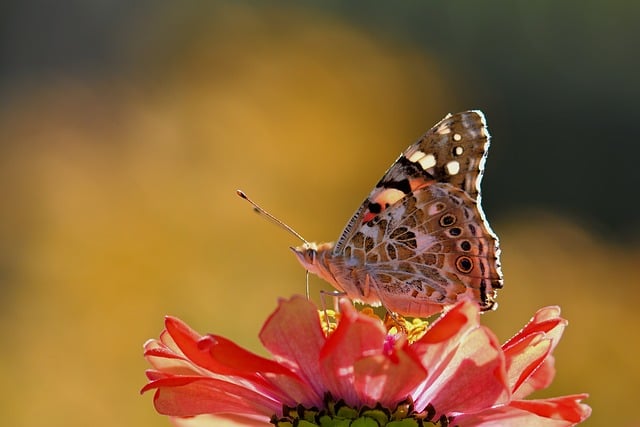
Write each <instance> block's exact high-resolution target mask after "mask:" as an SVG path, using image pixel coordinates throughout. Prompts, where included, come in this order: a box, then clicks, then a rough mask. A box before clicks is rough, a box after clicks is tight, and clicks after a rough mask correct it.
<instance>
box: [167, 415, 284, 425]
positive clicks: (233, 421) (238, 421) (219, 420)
mask: <svg viewBox="0 0 640 427" xmlns="http://www.w3.org/2000/svg"><path fill="white" fill-rule="evenodd" d="M169 419H170V420H171V425H173V426H175V427H268V426H272V427H273V424H271V423H270V422H267V421H259V420H253V419H251V418H247V417H239V416H233V415H228V416H225V415H208V414H207V415H198V416H195V417H188V418H177V417H169Z"/></svg>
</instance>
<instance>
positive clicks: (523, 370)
mask: <svg viewBox="0 0 640 427" xmlns="http://www.w3.org/2000/svg"><path fill="white" fill-rule="evenodd" d="M551 345H552V342H551V340H550V339H547V338H545V334H544V333H543V332H536V333H533V334H531V335H528V336H525V337H524V338H522V339H520V340H519V341H517V342H513V343H512V344H511V345H510V346H509V347H507V349H506V350H505V351H504V355H505V360H506V364H507V377H508V379H509V389H510V390H512V391H516V390H518V389H519V388H520V386H521V385H522V384H523V383H524V382H525V381H526V380H527V379H528V378H529V377H530V376H531V375H532V374H533V373H534V372H535V371H536V370H537V369H538V368H539V367H540V365H541V364H542V363H543V362H544V360H545V358H546V357H547V356H548V355H549V352H550V351H551Z"/></svg>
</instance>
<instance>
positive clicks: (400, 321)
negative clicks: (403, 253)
mask: <svg viewBox="0 0 640 427" xmlns="http://www.w3.org/2000/svg"><path fill="white" fill-rule="evenodd" d="M364 282H365V283H364V289H366V290H367V293H369V291H370V290H371V289H374V290H375V292H376V296H377V297H378V300H379V301H380V305H382V307H383V308H384V309H385V311H386V313H385V316H384V324H385V326H386V327H387V329H391V328H392V327H394V326H395V327H396V329H397V330H398V332H400V333H402V334H405V335H406V334H407V328H406V327H405V325H404V323H405V320H404V317H402V316H401V315H399V314H398V313H396V312H395V311H393V310H391V309H389V307H387V305H386V304H385V302H384V299H382V297H381V296H380V293H379V292H378V287H377V286H376V281H375V280H373V279H372V278H371V276H370V275H369V274H367V275H365V279H364Z"/></svg>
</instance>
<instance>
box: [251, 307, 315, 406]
mask: <svg viewBox="0 0 640 427" xmlns="http://www.w3.org/2000/svg"><path fill="white" fill-rule="evenodd" d="M260 340H261V341H262V344H263V345H264V347H265V348H266V349H267V350H269V351H270V352H271V354H273V355H274V356H275V358H276V360H277V361H278V362H279V363H282V364H285V365H286V366H288V367H289V368H290V369H292V370H294V372H296V373H297V374H298V375H299V376H300V377H301V378H302V379H303V381H304V382H305V383H307V384H309V386H310V387H311V389H312V390H313V391H314V392H315V396H314V399H315V402H314V403H315V404H316V405H321V404H322V398H323V396H324V391H325V390H324V387H323V385H322V383H321V382H320V378H321V376H320V367H319V364H318V359H319V355H320V350H321V349H322V346H323V345H324V343H325V340H326V339H325V336H324V332H323V331H322V327H321V326H320V318H319V316H318V311H317V309H316V307H315V306H314V305H313V303H311V302H310V301H308V300H307V299H306V298H304V297H302V296H294V297H292V298H291V299H290V300H281V301H280V302H279V305H278V308H277V309H276V311H275V312H274V313H273V314H272V315H271V316H269V318H268V319H267V321H266V323H265V324H264V326H263V327H262V330H261V331H260ZM301 403H304V404H307V403H309V402H301Z"/></svg>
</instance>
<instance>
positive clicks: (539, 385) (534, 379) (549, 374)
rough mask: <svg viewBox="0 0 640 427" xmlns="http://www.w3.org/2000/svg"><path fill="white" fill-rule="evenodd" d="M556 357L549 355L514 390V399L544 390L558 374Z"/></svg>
mask: <svg viewBox="0 0 640 427" xmlns="http://www.w3.org/2000/svg"><path fill="white" fill-rule="evenodd" d="M554 365H555V358H554V357H553V355H551V354H550V355H548V356H547V358H546V359H544V362H542V364H541V365H540V366H539V367H538V369H536V370H535V372H534V373H533V374H532V375H531V376H530V377H529V378H527V380H526V381H525V382H524V383H522V384H521V385H520V387H518V389H517V390H515V391H514V392H513V395H512V396H511V398H512V399H514V400H516V399H524V398H525V397H527V396H529V395H530V394H531V393H533V392H534V391H536V390H543V389H545V388H547V387H549V386H550V385H551V382H552V381H553V378H554V377H555V375H556V368H555V366H554Z"/></svg>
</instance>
